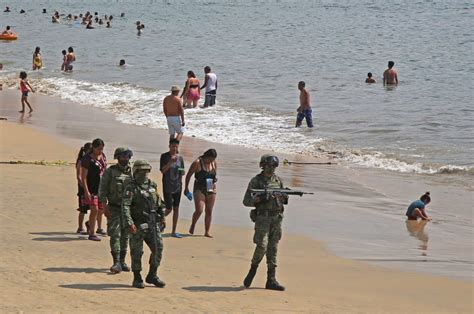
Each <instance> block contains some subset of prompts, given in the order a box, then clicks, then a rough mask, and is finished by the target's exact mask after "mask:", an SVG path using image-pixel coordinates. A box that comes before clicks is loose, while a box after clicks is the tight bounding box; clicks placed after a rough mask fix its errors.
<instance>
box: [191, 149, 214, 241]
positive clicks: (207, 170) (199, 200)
mask: <svg viewBox="0 0 474 314" xmlns="http://www.w3.org/2000/svg"><path fill="white" fill-rule="evenodd" d="M216 157H217V152H216V150H215V149H212V148H211V149H209V150H207V151H206V152H205V153H204V154H203V155H202V156H200V157H199V158H198V159H196V160H195V161H194V162H193V163H192V164H191V167H189V171H188V174H187V175H186V185H185V188H184V194H187V193H188V192H189V188H188V187H189V181H190V180H191V176H192V175H193V174H194V179H195V181H194V190H193V192H194V205H195V208H196V210H195V211H194V214H193V221H192V223H191V227H189V233H190V234H194V228H195V227H196V222H197V221H198V219H199V217H201V214H202V212H203V211H204V210H205V217H204V225H205V233H204V236H206V237H208V238H212V235H211V234H210V233H209V230H210V229H211V220H212V209H213V207H214V202H215V201H216V182H217V178H216V173H217V164H216Z"/></svg>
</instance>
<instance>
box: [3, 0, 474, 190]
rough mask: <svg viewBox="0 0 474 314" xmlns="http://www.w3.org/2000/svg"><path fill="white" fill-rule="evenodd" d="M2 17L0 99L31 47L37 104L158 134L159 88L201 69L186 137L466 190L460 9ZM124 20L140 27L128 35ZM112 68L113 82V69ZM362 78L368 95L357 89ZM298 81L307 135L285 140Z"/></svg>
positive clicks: (153, 6) (141, 4)
mask: <svg viewBox="0 0 474 314" xmlns="http://www.w3.org/2000/svg"><path fill="white" fill-rule="evenodd" d="M6 5H9V6H10V7H11V8H12V10H13V12H11V13H0V22H1V23H0V25H1V27H4V26H5V25H11V26H12V27H13V30H14V31H15V32H17V33H18V34H19V36H20V38H19V40H17V41H14V42H2V41H0V62H2V63H3V64H4V70H3V71H2V72H0V80H1V81H3V83H4V85H5V86H7V87H15V86H16V85H17V76H18V72H19V71H20V70H29V69H30V67H31V55H32V53H33V51H34V48H35V47H36V46H40V47H41V52H42V55H43V59H44V64H45V68H44V69H43V70H41V71H36V72H33V71H31V70H30V71H29V79H30V81H31V83H32V85H33V86H34V87H35V88H36V89H38V91H39V92H42V93H45V94H48V95H54V96H58V97H61V98H63V99H67V100H71V101H75V102H79V103H81V104H84V105H87V106H94V107H99V108H102V109H104V110H106V111H109V112H113V113H115V114H116V118H117V119H118V120H119V121H121V122H124V123H130V124H138V125H146V126H149V127H152V128H166V123H165V118H164V116H163V113H162V109H161V102H162V99H163V97H164V96H165V95H167V94H168V90H169V87H170V86H171V85H173V84H179V85H184V81H185V79H186V72H187V71H188V70H193V71H194V72H195V73H196V74H197V75H198V78H199V79H203V76H204V74H203V70H202V69H203V67H204V66H205V65H210V66H211V67H212V68H213V71H214V72H215V73H216V74H217V75H218V80H219V89H218V104H217V106H216V107H215V108H211V109H205V110H204V109H192V110H187V111H186V113H185V114H186V116H187V130H186V135H193V136H196V137H199V138H204V139H207V140H210V141H214V142H220V143H228V144H234V145H243V146H247V147H259V148H264V149H273V150H275V151H277V152H290V153H301V154H306V155H311V156H322V157H331V158H336V159H338V160H339V161H340V162H342V163H345V164H347V165H350V166H355V167H369V168H382V169H386V170H387V171H398V172H413V173H425V174H432V175H444V174H454V175H456V176H462V177H463V178H465V179H466V180H467V181H470V180H472V175H473V174H474V162H473V158H472V153H473V152H474V135H473V134H474V122H473V118H474V105H473V102H472V96H473V93H472V75H473V74H474V61H473V58H472V51H473V42H474V40H473V34H472V33H473V32H472V30H473V29H474V27H473V26H474V25H473V20H474V19H473V13H474V5H473V3H472V2H470V1H457V0H455V1H428V0H425V1H389V2H387V1H294V0H266V1H257V0H254V1H252V0H219V1H199V0H198V1H184V0H166V1H154V0H151V1H140V0H137V1H122V0H117V1H109V0H105V1H99V0H95V1H67V0H63V1H52V0H51V1H47V0H44V1H25V0H16V1H14V2H13V3H11V2H7V1H0V8H3V7H5V6H6ZM21 8H23V9H25V10H27V13H26V14H22V15H20V14H19V13H18V12H19V10H20V9H21ZM43 8H46V9H47V10H48V12H49V13H48V14H42V13H41V11H42V9H43ZM54 10H58V11H59V12H60V13H62V14H69V13H71V14H73V15H74V14H75V15H78V14H79V13H85V12H86V11H87V10H89V11H91V12H96V11H97V12H98V13H99V15H101V16H102V15H104V14H108V15H111V14H112V15H113V16H114V20H113V22H112V28H111V29H106V28H105V27H104V26H100V25H95V26H96V27H97V29H94V30H86V29H85V28H84V26H78V25H74V24H73V23H72V22H67V21H65V20H63V21H61V23H60V24H52V23H51V14H52V12H53V11H54ZM2 11H3V10H2ZM121 12H124V13H125V17H124V18H120V17H119V16H120V13H121ZM137 20H140V21H141V22H142V23H144V24H145V30H144V33H143V34H142V35H141V36H137V34H136V30H135V26H134V23H135V22H136V21H137ZM69 46H72V47H74V49H75V52H76V55H77V62H75V64H74V72H73V73H72V74H63V73H61V72H60V71H59V68H60V65H61V61H62V56H61V50H63V49H66V48H67V47H69ZM122 58H124V59H126V61H127V63H128V64H129V66H128V67H127V68H125V69H121V68H119V67H118V66H117V65H118V61H119V60H120V59H122ZM388 60H393V61H395V68H396V69H397V70H398V73H399V80H400V84H399V85H398V86H397V87H395V88H384V87H383V86H382V84H381V75H382V73H383V71H384V70H385V68H386V64H387V61H388ZM369 71H370V72H372V73H373V74H374V77H375V79H376V80H377V84H373V85H367V84H365V83H364V80H365V77H366V74H367V72H369ZM300 80H304V81H306V83H307V88H308V90H309V91H310V92H311V96H312V105H313V117H314V122H315V127H314V128H313V129H308V128H306V127H302V128H300V129H295V128H294V127H293V126H294V123H295V113H296V112H295V111H296V108H297V107H298V95H299V93H298V90H297V88H296V86H297V82H298V81H300Z"/></svg>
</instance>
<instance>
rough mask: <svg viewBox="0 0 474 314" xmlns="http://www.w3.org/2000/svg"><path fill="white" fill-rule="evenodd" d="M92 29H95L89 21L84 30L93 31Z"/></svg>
mask: <svg viewBox="0 0 474 314" xmlns="http://www.w3.org/2000/svg"><path fill="white" fill-rule="evenodd" d="M94 28H95V27H94V26H92V21H89V22H88V23H87V26H86V29H94Z"/></svg>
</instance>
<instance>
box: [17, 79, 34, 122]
mask: <svg viewBox="0 0 474 314" xmlns="http://www.w3.org/2000/svg"><path fill="white" fill-rule="evenodd" d="M27 76H28V75H27V74H26V72H24V71H21V72H20V91H21V108H22V109H21V110H20V111H19V112H21V113H23V112H25V104H27V105H28V108H30V112H32V111H33V108H31V105H30V103H29V102H28V92H29V91H30V90H31V91H32V92H33V93H34V92H35V90H34V89H33V87H31V85H30V83H28V80H27V79H26V78H27Z"/></svg>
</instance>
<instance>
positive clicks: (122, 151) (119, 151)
mask: <svg viewBox="0 0 474 314" xmlns="http://www.w3.org/2000/svg"><path fill="white" fill-rule="evenodd" d="M121 155H128V156H130V158H132V156H133V152H132V150H131V149H130V148H128V147H117V148H116V149H115V152H114V159H117V158H118V157H119V156H121Z"/></svg>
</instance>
